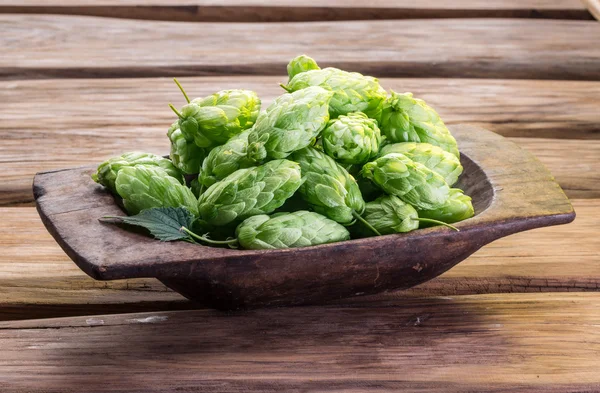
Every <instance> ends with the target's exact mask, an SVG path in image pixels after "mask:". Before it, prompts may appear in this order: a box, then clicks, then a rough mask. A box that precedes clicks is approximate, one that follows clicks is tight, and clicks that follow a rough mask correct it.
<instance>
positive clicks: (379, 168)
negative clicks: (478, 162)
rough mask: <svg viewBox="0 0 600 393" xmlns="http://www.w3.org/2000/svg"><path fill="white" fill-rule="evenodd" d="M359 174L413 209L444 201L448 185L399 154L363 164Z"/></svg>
mask: <svg viewBox="0 0 600 393" xmlns="http://www.w3.org/2000/svg"><path fill="white" fill-rule="evenodd" d="M361 174H362V176H364V177H366V178H367V179H370V180H371V181H373V183H375V184H376V185H377V186H379V187H380V188H381V189H382V190H383V191H385V192H386V193H387V194H390V195H395V196H397V197H399V198H400V199H402V200H403V201H404V202H406V203H409V204H411V205H413V206H414V207H415V208H417V209H437V208H439V207H440V206H442V205H443V204H444V203H446V200H447V199H448V195H449V192H450V188H449V187H448V184H446V182H445V181H444V178H443V177H442V176H441V175H439V174H437V173H436V172H434V171H432V170H431V169H429V168H427V167H426V166H425V165H423V164H419V163H418V162H415V161H413V160H411V159H410V158H408V157H406V156H405V155H403V154H400V153H390V154H387V155H385V156H383V157H380V158H378V159H376V160H375V161H372V162H368V163H366V164H365V165H364V166H363V169H362V171H361Z"/></svg>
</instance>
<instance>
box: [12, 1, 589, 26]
mask: <svg viewBox="0 0 600 393" xmlns="http://www.w3.org/2000/svg"><path fill="white" fill-rule="evenodd" d="M459 7H460V5H459ZM592 12H593V11H592ZM0 14H54V15H77V16H99V17H110V18H122V19H141V20H158V21H178V22H257V23H264V22H315V21H350V20H377V19H396V20H398V19H441V18H526V19H566V20H592V19H593V18H594V17H593V16H592V14H590V12H588V10H586V9H585V8H583V9H580V8H576V7H573V8H562V9H561V8H541V7H534V6H527V4H525V5H523V7H521V8H496V9H494V8H479V9H478V8H452V9H451V8H419V7H418V6H415V7H402V6H400V7H377V6H375V7H373V6H369V5H366V4H365V6H362V7H357V6H351V7H345V6H343V5H335V6H327V3H322V4H321V5H319V6H316V5H311V6H277V5H265V4H263V5H227V6H221V5H214V4H207V5H192V4H182V5H174V4H165V5H151V6H146V5H143V4H139V5H106V6H103V5H85V6H68V5H67V6H66V5H37V6H35V5H0Z"/></svg>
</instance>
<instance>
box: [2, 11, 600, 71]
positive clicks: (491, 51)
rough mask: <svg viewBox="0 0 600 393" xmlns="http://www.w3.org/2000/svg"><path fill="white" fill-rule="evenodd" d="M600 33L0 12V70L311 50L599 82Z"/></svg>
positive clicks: (186, 67)
mask: <svg viewBox="0 0 600 393" xmlns="http://www.w3.org/2000/svg"><path fill="white" fill-rule="evenodd" d="M73 31H76V32H77V34H71V32H73ZM599 35H600V25H598V24H597V23H595V21H587V22H586V21H558V20H539V19H538V20H522V19H438V20H435V22H432V23H423V21H422V20H402V21H366V22H359V21H357V22H347V21H345V22H309V24H300V23H268V24H256V23H230V24H223V23H178V22H157V21H137V20H136V21H133V20H125V19H111V18H97V17H74V16H60V15H59V16H56V15H52V16H45V15H12V14H5V15H0V46H2V48H3V56H2V57H0V78H5V79H6V78H49V77H60V78H66V77H69V78H73V77H127V76H136V77H142V76H168V75H179V76H181V75H185V74H187V75H209V74H267V75H268V74H270V75H282V74H283V73H284V72H285V65H286V64H287V62H288V61H289V60H290V59H291V58H292V57H294V56H296V55H298V54H299V53H303V52H310V53H309V54H310V55H312V56H313V57H315V58H316V59H317V60H318V61H319V62H320V64H321V65H323V66H327V65H335V66H339V67H341V68H345V69H349V70H354V71H361V72H364V73H369V74H374V75H377V76H381V77H383V76H418V77H481V78H518V79H523V78H525V79H527V78H529V79H561V80H565V79H572V80H599V79H600V47H599V46H598V45H597V40H596V37H598V36H599ZM299 37H301V38H299ZM523 37H527V39H523ZM224 47H226V48H227V50H223V48H224ZM132 48H135V49H134V50H132Z"/></svg>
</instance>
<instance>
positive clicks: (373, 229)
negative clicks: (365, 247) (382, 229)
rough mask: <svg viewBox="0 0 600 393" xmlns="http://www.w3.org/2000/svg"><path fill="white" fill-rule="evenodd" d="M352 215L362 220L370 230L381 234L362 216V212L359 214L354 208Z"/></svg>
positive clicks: (378, 234) (379, 234)
mask: <svg viewBox="0 0 600 393" xmlns="http://www.w3.org/2000/svg"><path fill="white" fill-rule="evenodd" d="M352 215H353V216H354V218H356V219H357V220H358V221H360V222H362V223H363V224H364V225H365V226H366V227H367V228H369V229H370V230H372V231H373V233H375V234H376V235H377V236H381V233H379V231H378V230H377V229H375V228H373V225H371V224H369V223H368V222H367V220H365V219H364V218H362V217H361V216H360V214H358V213H357V212H355V211H354V210H352Z"/></svg>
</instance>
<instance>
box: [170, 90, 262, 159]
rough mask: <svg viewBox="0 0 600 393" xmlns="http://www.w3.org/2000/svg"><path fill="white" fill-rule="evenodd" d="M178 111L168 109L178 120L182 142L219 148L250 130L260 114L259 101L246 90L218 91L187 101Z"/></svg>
mask: <svg viewBox="0 0 600 393" xmlns="http://www.w3.org/2000/svg"><path fill="white" fill-rule="evenodd" d="M176 83H177V85H178V86H179V88H180V89H181V91H182V93H183V94H184V96H185V98H186V100H187V101H188V104H187V105H184V106H183V107H182V108H181V110H180V111H177V110H176V109H175V108H174V107H173V106H171V108H172V109H173V111H174V112H175V113H176V114H177V116H178V117H179V127H180V129H181V132H182V134H183V135H184V137H185V138H186V140H188V141H191V140H193V141H194V142H195V143H196V145H198V146H199V147H212V146H217V145H221V144H223V143H225V142H227V141H228V140H229V139H231V137H232V136H234V135H237V134H240V133H241V132H243V131H244V130H246V129H249V128H251V127H252V126H253V125H254V123H255V121H256V119H257V117H258V113H259V112H260V98H258V95H257V94H256V93H255V92H253V91H250V90H242V89H234V90H222V91H219V92H217V93H214V94H211V95H209V96H207V97H204V98H196V99H194V100H192V101H191V102H190V100H189V98H188V96H187V94H186V93H185V91H184V90H183V88H182V87H181V85H180V84H179V82H177V81H176Z"/></svg>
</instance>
